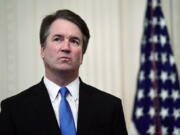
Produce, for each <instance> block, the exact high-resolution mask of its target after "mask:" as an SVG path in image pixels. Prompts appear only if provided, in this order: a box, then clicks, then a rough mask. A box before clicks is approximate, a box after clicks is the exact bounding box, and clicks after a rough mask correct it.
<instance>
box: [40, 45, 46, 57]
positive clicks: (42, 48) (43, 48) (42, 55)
mask: <svg viewBox="0 0 180 135" xmlns="http://www.w3.org/2000/svg"><path fill="white" fill-rule="evenodd" d="M44 50H45V47H41V51H40V53H41V58H42V59H43V58H44Z"/></svg>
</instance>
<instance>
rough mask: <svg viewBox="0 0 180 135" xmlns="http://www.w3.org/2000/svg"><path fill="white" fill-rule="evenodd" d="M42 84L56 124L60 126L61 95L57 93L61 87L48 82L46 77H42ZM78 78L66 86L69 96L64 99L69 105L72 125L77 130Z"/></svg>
mask: <svg viewBox="0 0 180 135" xmlns="http://www.w3.org/2000/svg"><path fill="white" fill-rule="evenodd" d="M43 81H44V84H45V86H46V88H47V90H48V93H49V96H50V100H51V103H52V106H53V109H54V112H55V115H56V119H57V122H58V124H59V126H60V124H61V123H60V121H59V119H60V118H59V105H60V101H61V94H60V93H59V90H60V88H61V86H58V85H57V84H55V83H54V82H52V81H51V80H49V79H48V78H47V77H44V80H43ZM79 84H80V81H79V78H76V79H75V80H74V81H73V82H71V83H70V84H68V85H67V86H66V88H68V90H69V94H68V95H67V97H66V99H67V101H68V103H69V105H70V108H71V111H72V114H73V118H74V123H75V127H76V130H77V117H78V106H79Z"/></svg>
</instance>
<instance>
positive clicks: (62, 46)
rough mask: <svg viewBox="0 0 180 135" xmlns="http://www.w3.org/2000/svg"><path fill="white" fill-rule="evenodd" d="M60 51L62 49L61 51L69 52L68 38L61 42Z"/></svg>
mask: <svg viewBox="0 0 180 135" xmlns="http://www.w3.org/2000/svg"><path fill="white" fill-rule="evenodd" d="M61 51H62V52H67V53H69V52H70V43H69V41H68V40H65V41H64V42H63V44H62V45H61Z"/></svg>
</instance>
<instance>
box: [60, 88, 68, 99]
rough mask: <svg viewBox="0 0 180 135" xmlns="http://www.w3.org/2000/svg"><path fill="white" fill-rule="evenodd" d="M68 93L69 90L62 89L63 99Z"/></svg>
mask: <svg viewBox="0 0 180 135" xmlns="http://www.w3.org/2000/svg"><path fill="white" fill-rule="evenodd" d="M68 92H69V91H68V89H67V88H66V87H63V88H61V89H60V93H61V96H62V97H66V96H67V94H68Z"/></svg>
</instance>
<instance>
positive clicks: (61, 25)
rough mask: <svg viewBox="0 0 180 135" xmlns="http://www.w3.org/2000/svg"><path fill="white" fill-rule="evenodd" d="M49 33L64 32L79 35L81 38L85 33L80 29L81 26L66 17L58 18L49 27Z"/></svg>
mask: <svg viewBox="0 0 180 135" xmlns="http://www.w3.org/2000/svg"><path fill="white" fill-rule="evenodd" d="M49 32H50V33H49V34H50V35H51V34H63V35H67V36H71V35H72V36H78V37H79V38H82V36H83V34H82V32H81V30H80V28H79V27H78V26H77V25H76V24H74V23H72V22H70V21H68V20H65V19H56V20H55V21H54V22H53V23H52V24H51V26H50V28H49Z"/></svg>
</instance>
